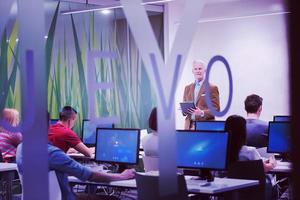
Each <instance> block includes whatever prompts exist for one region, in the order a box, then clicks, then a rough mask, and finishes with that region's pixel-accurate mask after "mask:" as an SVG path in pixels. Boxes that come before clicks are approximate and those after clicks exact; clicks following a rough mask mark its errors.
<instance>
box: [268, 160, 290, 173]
mask: <svg viewBox="0 0 300 200" xmlns="http://www.w3.org/2000/svg"><path fill="white" fill-rule="evenodd" d="M271 172H285V173H290V172H292V163H291V162H282V161H277V165H276V167H275V168H274V169H272V170H271Z"/></svg>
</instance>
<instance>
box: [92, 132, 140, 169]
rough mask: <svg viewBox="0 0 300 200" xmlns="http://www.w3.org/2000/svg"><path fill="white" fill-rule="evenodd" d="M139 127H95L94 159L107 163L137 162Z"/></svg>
mask: <svg viewBox="0 0 300 200" xmlns="http://www.w3.org/2000/svg"><path fill="white" fill-rule="evenodd" d="M139 143H140V130H139V129H107V128H97V142H96V155H95V160H96V161H101V162H108V163H123V164H133V165H135V164H137V163H138V154H139Z"/></svg>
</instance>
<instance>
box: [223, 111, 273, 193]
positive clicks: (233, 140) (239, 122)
mask: <svg viewBox="0 0 300 200" xmlns="http://www.w3.org/2000/svg"><path fill="white" fill-rule="evenodd" d="M225 131H227V132H228V134H229V138H230V141H229V149H228V151H229V160H228V163H229V166H230V165H231V164H233V163H235V162H237V161H247V160H262V162H263V166H264V171H265V172H268V171H270V170H272V169H273V168H274V167H275V166H276V160H275V158H274V157H273V156H272V157H270V158H269V159H264V158H262V157H261V156H260V154H259V153H258V151H257V150H256V148H255V147H251V146H247V145H246V120H245V119H244V118H243V117H241V116H239V115H231V116H229V117H228V118H227V119H226V122H225ZM271 179H272V178H271ZM267 180H268V181H267V183H266V186H267V187H266V188H267V189H266V195H267V197H271V196H272V184H271V182H270V181H269V180H270V178H267Z"/></svg>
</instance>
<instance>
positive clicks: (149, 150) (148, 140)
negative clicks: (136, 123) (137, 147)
mask: <svg viewBox="0 0 300 200" xmlns="http://www.w3.org/2000/svg"><path fill="white" fill-rule="evenodd" d="M148 123H149V128H150V129H151V130H152V133H150V134H148V135H146V136H145V137H143V139H142V146H143V149H144V152H145V155H146V156H151V157H158V136H157V109H156V108H153V109H152V111H151V113H150V116H149V119H148Z"/></svg>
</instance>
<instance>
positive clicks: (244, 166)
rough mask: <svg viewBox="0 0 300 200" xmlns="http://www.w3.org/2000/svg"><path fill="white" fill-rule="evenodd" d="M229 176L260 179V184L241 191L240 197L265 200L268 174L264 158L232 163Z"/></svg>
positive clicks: (246, 199)
mask: <svg viewBox="0 0 300 200" xmlns="http://www.w3.org/2000/svg"><path fill="white" fill-rule="evenodd" d="M228 178H239V179H250V180H258V181H259V185H258V186H256V187H251V188H249V189H245V190H242V191H240V192H239V193H238V195H239V198H238V199H243V200H248V199H255V200H265V184H266V176H265V172H264V167H263V162H262V160H250V161H238V162H236V163H234V164H232V165H230V166H229V169H228Z"/></svg>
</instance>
